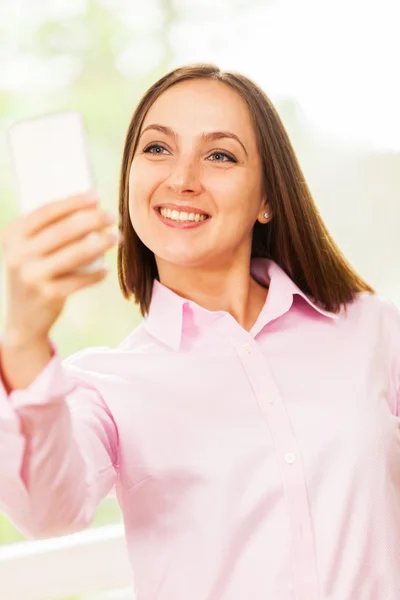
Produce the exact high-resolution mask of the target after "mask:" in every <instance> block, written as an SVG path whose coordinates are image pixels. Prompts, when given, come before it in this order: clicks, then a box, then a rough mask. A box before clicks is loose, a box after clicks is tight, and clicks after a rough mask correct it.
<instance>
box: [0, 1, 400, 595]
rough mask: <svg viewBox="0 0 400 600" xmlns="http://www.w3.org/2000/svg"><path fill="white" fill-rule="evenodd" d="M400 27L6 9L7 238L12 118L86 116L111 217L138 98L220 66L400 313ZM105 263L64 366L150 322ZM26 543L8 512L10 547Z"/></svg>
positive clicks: (73, 309)
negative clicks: (282, 142) (264, 106)
mask: <svg viewBox="0 0 400 600" xmlns="http://www.w3.org/2000/svg"><path fill="white" fill-rule="evenodd" d="M399 22H400V4H399V2H398V0H360V1H358V0H333V1H330V0H218V2H216V1H215V0H214V1H211V0H200V1H199V0H145V1H144V0H13V1H12V2H11V1H10V0H0V228H1V227H3V226H4V225H6V224H7V223H8V222H9V221H11V220H12V219H14V218H16V217H17V216H18V215H17V205H16V198H15V191H14V181H13V174H12V171H11V165H10V158H9V155H8V148H7V139H6V133H7V129H8V127H9V126H10V125H11V124H12V123H13V122H15V121H16V120H18V119H22V118H27V117H31V116H32V117H33V116H36V115H39V114H44V113H46V112H51V111H57V110H68V109H73V110H79V111H81V113H82V114H83V117H84V120H85V124H86V129H87V133H88V140H89V150H90V155H91V158H92V163H93V168H94V172H95V177H96V186H97V189H98V191H99V193H100V195H101V198H102V204H103V206H104V207H105V208H108V209H109V210H111V211H113V212H114V213H115V214H116V213H117V193H118V177H119V167H120V161H121V157H122V147H123V142H124V137H125V133H126V130H127V126H128V123H129V120H130V117H131V115H132V112H133V110H134V107H135V105H136V103H137V101H138V99H139V98H140V96H141V95H142V93H143V92H144V91H145V90H146V88H147V87H148V86H149V85H151V84H152V83H153V82H154V81H155V80H156V79H157V78H158V77H160V76H161V75H163V74H164V73H165V72H167V71H168V70H169V69H170V68H172V67H175V66H178V65H181V64H185V63H189V62H213V63H216V64H217V65H218V66H220V67H222V68H224V69H233V70H237V71H241V72H243V73H244V74H246V75H248V76H250V77H251V78H253V79H254V80H255V81H256V82H257V83H258V84H260V85H261V86H262V87H263V88H264V90H265V91H266V92H267V94H268V95H269V96H270V98H271V99H272V101H273V102H274V103H275V105H276V107H277V109H278V112H279V114H280V115H281V117H282V119H283V122H284V124H285V126H286V128H287V131H288V133H289V136H290V138H291V140H292V143H293V146H294V148H295V151H296V152H297V155H298V157H299V160H300V163H301V165H302V167H303V170H304V172H305V175H306V178H307V180H308V183H309V185H310V187H311V190H312V192H313V194H314V197H315V200H316V202H317V205H318V207H319V209H320V211H321V214H322V216H323V218H324V220H325V222H326V223H327V226H328V228H329V229H330V231H331V233H332V234H333V236H334V238H335V239H336V241H337V243H338V244H339V246H340V247H341V249H342V250H343V252H344V253H345V254H346V256H347V257H348V258H349V260H350V262H351V263H352V264H353V265H354V267H355V268H356V269H357V270H358V271H359V272H360V274H361V275H362V276H363V277H364V278H366V279H367V280H368V281H369V283H370V284H371V285H372V286H373V287H375V289H376V290H377V292H378V293H379V294H381V295H383V296H385V297H388V298H390V299H392V300H394V301H395V302H396V303H398V304H399V305H400V276H399V268H400V233H399V232H400V114H399V112H400V78H399V76H398V73H399V68H398V63H399V58H400V36H399V34H398V24H399ZM106 260H107V262H108V263H109V264H110V266H111V273H110V275H109V276H108V278H107V280H106V281H104V282H103V283H101V284H99V285H97V286H95V287H94V288H92V289H88V290H82V291H80V292H78V293H77V294H76V295H75V296H74V297H73V298H71V299H70V301H69V303H68V305H67V307H66V310H65V312H64V314H63V316H62V318H61V320H60V321H59V322H58V323H57V325H56V326H55V328H54V329H53V340H54V342H55V343H56V344H57V346H58V348H59V350H60V353H61V355H62V356H68V355H69V354H72V353H74V352H76V351H78V350H79V349H81V348H83V347H87V346H96V345H101V346H105V345H107V346H111V347H113V346H115V345H117V344H118V343H119V342H120V341H121V339H123V338H124V337H125V336H126V335H128V333H129V332H130V331H131V330H132V329H133V328H134V327H136V326H137V324H138V323H139V321H140V316H139V311H138V309H137V307H136V306H135V305H133V304H132V303H131V302H127V301H125V300H123V299H122V297H121V295H120V292H119V288H118V283H117V273H116V250H112V251H111V252H109V253H108V255H107V259H106ZM0 266H1V256H0ZM3 319H4V307H3V309H2V308H1V306H0V325H1V323H2V320H3ZM0 443H1V440H0ZM110 523H121V515H120V512H119V508H118V506H117V503H116V501H115V499H114V498H113V497H110V498H108V499H106V500H105V501H104V502H103V503H102V505H101V506H100V507H99V510H98V512H97V514H96V517H95V520H94V522H93V524H92V527H93V528H96V527H101V526H103V525H105V524H110ZM23 543H25V541H24V539H23V537H22V536H21V534H19V533H18V531H17V530H16V529H15V528H14V527H13V525H12V524H11V523H9V522H8V521H7V519H6V518H5V517H4V516H1V515H0V545H2V546H3V548H4V547H5V546H6V545H7V546H8V545H13V547H14V544H23ZM66 568H68V565H66ZM0 589H1V583H0ZM0 597H1V599H2V600H3V598H4V600H8V595H7V590H1V592H0ZM117 597H118V598H119V597H121V596H118V595H117V593H116V592H115V594H114V595H112V593H111V592H109V593H107V595H104V594H101V595H96V594H94V593H93V594H91V595H90V600H95V599H97V598H98V599H100V598H102V599H103V598H107V599H108V598H110V599H111V598H117ZM46 599H47V596H46ZM43 600H44V599H43ZM65 600H72V599H71V598H68V599H65ZM73 600H89V596H88V595H86V596H79V597H77V596H75V597H74V599H73Z"/></svg>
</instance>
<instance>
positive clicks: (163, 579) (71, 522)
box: [0, 259, 400, 600]
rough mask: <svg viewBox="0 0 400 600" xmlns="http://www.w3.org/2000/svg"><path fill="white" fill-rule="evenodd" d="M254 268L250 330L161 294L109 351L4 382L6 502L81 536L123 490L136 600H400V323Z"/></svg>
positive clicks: (2, 483)
mask: <svg viewBox="0 0 400 600" xmlns="http://www.w3.org/2000/svg"><path fill="white" fill-rule="evenodd" d="M252 271H253V273H254V274H255V276H256V277H257V278H258V279H259V280H260V281H264V282H265V283H269V286H270V287H269V293H268V297H267V300H266V303H265V306H264V308H263V310H262V311H261V313H260V316H259V318H258V320H257V322H256V323H255V325H254V326H253V328H252V330H251V331H250V332H246V331H245V330H244V329H243V328H242V327H241V326H239V324H238V323H237V322H236V321H235V320H234V319H233V317H232V316H230V315H229V314H228V313H226V312H223V311H220V312H210V311H207V310H205V309H203V308H201V307H200V306H198V305H196V304H195V303H193V302H190V301H187V300H185V299H182V298H180V297H178V296H177V295H176V294H174V293H173V292H172V291H171V290H169V289H167V288H166V287H164V286H163V285H162V284H160V283H159V282H155V284H154V295H153V300H152V304H151V310H150V314H149V316H148V318H147V319H145V320H144V321H143V323H142V324H141V325H140V326H139V327H138V328H137V329H136V330H135V331H133V332H132V333H131V334H130V335H129V336H128V337H127V338H126V339H125V340H124V341H123V342H122V343H121V344H120V346H119V347H118V348H116V349H111V348H107V347H98V348H88V349H85V350H82V351H80V352H77V353H76V354H74V355H73V356H71V357H69V358H68V359H66V360H63V361H62V360H61V359H60V356H59V355H58V353H57V351H56V353H55V355H54V357H53V358H52V360H51V362H50V363H49V364H48V365H47V367H46V368H45V369H44V370H43V372H42V373H41V374H39V376H38V377H37V379H36V380H35V381H34V382H33V383H32V385H31V386H30V387H29V388H28V389H26V390H22V391H21V390H19V391H14V392H12V393H11V395H10V397H9V399H7V398H6V395H5V392H4V389H3V390H2V394H1V396H0V509H1V510H3V511H4V512H5V513H6V514H7V515H8V516H9V517H10V519H11V520H12V521H13V522H14V523H15V524H16V525H17V527H19V528H20V530H21V531H23V532H24V533H25V535H27V536H29V537H43V536H52V535H58V534H62V533H67V532H73V531H76V530H78V529H82V528H84V527H85V526H87V525H88V523H89V522H90V520H91V519H92V517H93V514H94V512H95V509H96V507H97V506H98V504H99V502H100V501H101V500H102V499H103V498H104V497H105V495H106V494H107V493H108V492H109V490H110V489H111V488H112V486H113V485H116V490H117V494H118V498H119V502H120V505H121V508H122V511H123V516H124V522H125V528H126V536H127V544H128V550H129V556H130V559H131V564H132V569H133V577H134V585H135V591H136V598H137V599H138V600H250V599H251V600H399V598H400V401H399V400H400V394H399V389H400V313H399V311H398V310H397V308H396V307H395V305H394V304H393V303H392V302H391V301H389V300H383V299H382V298H380V297H378V296H374V295H372V294H369V293H362V294H359V295H358V296H357V299H356V301H355V302H354V303H353V304H350V305H349V306H348V313H347V315H346V314H345V312H344V311H342V312H341V314H340V315H337V316H335V315H334V314H331V313H329V312H326V311H324V310H322V309H321V308H319V307H317V306H316V305H315V304H313V303H312V302H311V300H310V299H309V298H308V297H307V296H306V295H305V294H304V293H303V292H301V290H300V289H299V288H298V287H297V286H296V285H295V284H294V283H293V282H292V281H291V279H290V278H289V277H288V276H287V275H286V274H285V273H284V271H283V270H282V269H280V268H279V267H278V265H277V264H276V263H274V262H273V261H268V260H264V259H257V260H254V261H253V263H252ZM107 318H112V314H110V315H109V316H108V317H107ZM21 423H23V424H24V430H25V431H26V432H27V435H28V436H29V440H28V442H27V440H25V439H24V437H23V436H22V435H21V429H20V426H21Z"/></svg>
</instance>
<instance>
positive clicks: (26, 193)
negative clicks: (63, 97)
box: [7, 111, 105, 273]
mask: <svg viewBox="0 0 400 600" xmlns="http://www.w3.org/2000/svg"><path fill="white" fill-rule="evenodd" d="M7 133H8V145H9V150H10V155H11V164H12V167H13V172H14V179H15V187H16V191H17V202H18V208H19V212H20V214H26V213H29V212H31V211H33V210H35V209H36V208H38V207H40V206H42V205H44V204H46V203H48V202H53V201H55V200H59V199H60V200H61V199H62V198H66V197H68V196H74V195H76V194H81V193H86V192H89V191H91V190H93V189H94V176H93V171H92V166H91V164H90V160H89V153H88V147H87V138H86V131H85V126H84V121H83V117H82V115H81V113H79V112H78V111H65V112H56V113H49V114H46V115H41V116H37V117H33V118H29V119H24V120H21V121H17V122H16V123H14V124H13V125H11V127H10V128H9V129H8V132H7ZM104 266H105V264H104V256H103V257H100V258H99V259H96V260H95V261H93V262H92V263H90V264H89V265H85V266H84V267H81V268H80V269H79V271H80V272H86V273H90V272H94V271H97V270H99V269H101V268H103V267H104Z"/></svg>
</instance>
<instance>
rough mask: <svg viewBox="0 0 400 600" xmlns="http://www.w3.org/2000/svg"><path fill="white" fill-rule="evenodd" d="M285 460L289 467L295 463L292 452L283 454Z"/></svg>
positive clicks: (294, 456)
mask: <svg viewBox="0 0 400 600" xmlns="http://www.w3.org/2000/svg"><path fill="white" fill-rule="evenodd" d="M285 460H286V462H287V463H289V464H290V465H291V464H292V463H294V462H295V460H296V455H295V454H293V452H287V453H286V454H285Z"/></svg>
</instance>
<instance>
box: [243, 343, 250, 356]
mask: <svg viewBox="0 0 400 600" xmlns="http://www.w3.org/2000/svg"><path fill="white" fill-rule="evenodd" d="M243 348H244V351H245V352H246V353H247V354H250V352H251V346H250V344H245V345H244V346H243Z"/></svg>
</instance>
